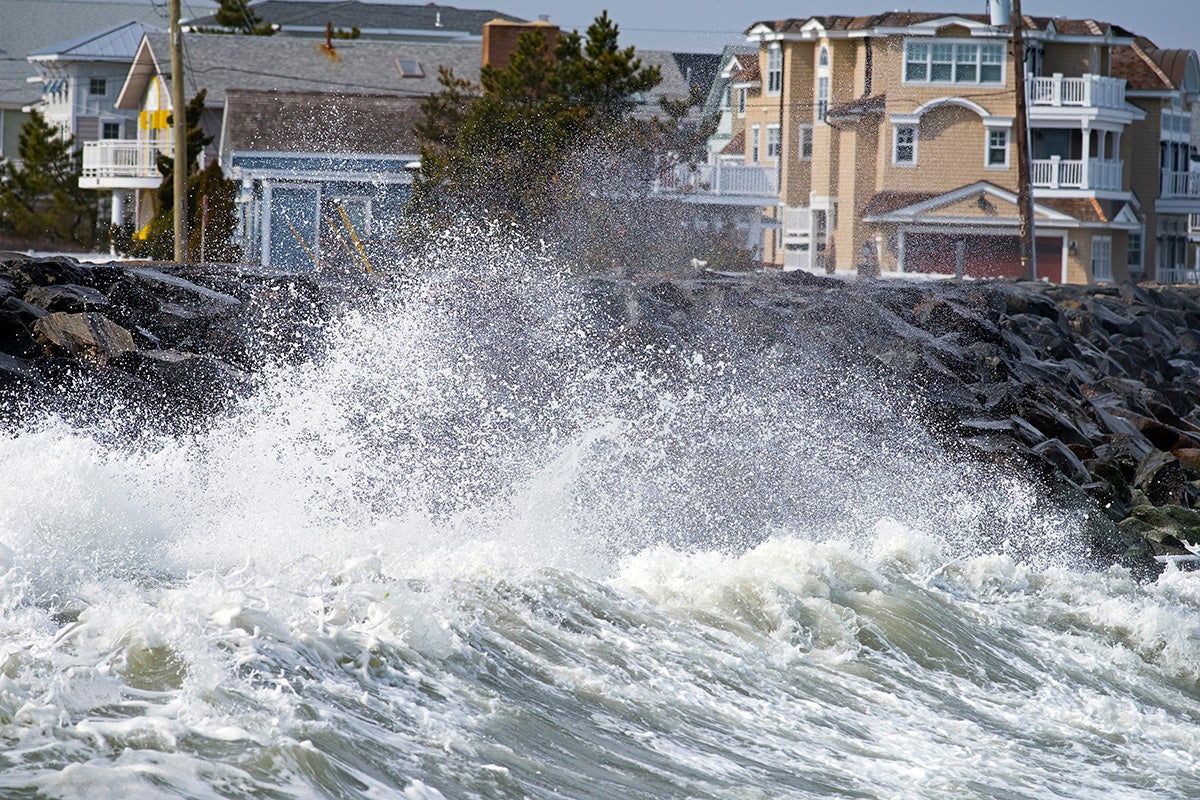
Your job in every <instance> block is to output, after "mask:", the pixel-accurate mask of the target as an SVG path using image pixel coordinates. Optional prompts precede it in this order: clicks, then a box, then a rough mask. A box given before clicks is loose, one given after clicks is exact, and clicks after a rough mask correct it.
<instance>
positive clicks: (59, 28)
mask: <svg viewBox="0 0 1200 800" xmlns="http://www.w3.org/2000/svg"><path fill="white" fill-rule="evenodd" d="M195 4H196V5H200V6H202V7H205V8H211V7H212V6H213V5H214V4H213V3H211V2H207V0H196V2H195ZM0 20H4V21H5V24H0V107H5V108H12V107H17V108H19V107H21V106H25V105H30V104H32V103H36V102H37V101H38V100H39V99H40V98H41V87H39V86H37V85H36V84H31V83H26V81H25V79H26V78H27V77H33V76H34V75H35V74H36V71H35V70H34V68H33V65H32V64H30V63H29V62H28V61H26V60H25V57H26V56H27V55H28V54H29V52H30V51H32V50H39V49H42V48H45V47H49V46H51V45H53V44H54V43H55V42H66V41H68V40H71V39H72V38H74V37H80V36H83V35H84V34H87V33H89V32H91V31H99V30H104V29H106V28H111V27H112V26H113V25H118V24H120V23H123V22H128V21H129V20H137V21H138V22H144V23H147V24H150V25H155V24H161V25H164V26H165V25H166V24H167V21H166V9H165V8H164V7H162V6H161V5H159V6H155V5H153V4H151V3H146V2H137V3H132V2H105V3H95V2H83V1H82V0H0ZM11 20H20V24H19V25H18V24H12V23H11V22H10V21H11Z"/></svg>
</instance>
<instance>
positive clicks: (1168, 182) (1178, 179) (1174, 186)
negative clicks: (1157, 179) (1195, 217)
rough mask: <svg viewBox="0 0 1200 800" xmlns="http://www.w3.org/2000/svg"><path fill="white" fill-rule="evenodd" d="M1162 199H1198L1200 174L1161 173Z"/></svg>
mask: <svg viewBox="0 0 1200 800" xmlns="http://www.w3.org/2000/svg"><path fill="white" fill-rule="evenodd" d="M1161 195H1162V196H1163V197H1200V172H1163V174H1162V193H1161Z"/></svg>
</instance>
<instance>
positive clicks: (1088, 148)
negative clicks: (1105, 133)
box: [1079, 122, 1092, 189]
mask: <svg viewBox="0 0 1200 800" xmlns="http://www.w3.org/2000/svg"><path fill="white" fill-rule="evenodd" d="M1091 159H1092V129H1091V128H1090V127H1088V125H1087V123H1086V122H1085V123H1084V125H1083V169H1081V170H1080V172H1082V173H1083V174H1082V175H1080V176H1079V178H1080V180H1081V181H1082V183H1083V186H1082V187H1081V188H1083V189H1090V188H1091V181H1090V180H1088V179H1089V177H1090V176H1089V175H1088V173H1089V172H1091V169H1090V167H1091Z"/></svg>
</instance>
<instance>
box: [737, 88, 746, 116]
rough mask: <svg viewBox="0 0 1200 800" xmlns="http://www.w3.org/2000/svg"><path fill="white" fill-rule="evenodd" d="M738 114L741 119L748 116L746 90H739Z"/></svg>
mask: <svg viewBox="0 0 1200 800" xmlns="http://www.w3.org/2000/svg"><path fill="white" fill-rule="evenodd" d="M737 113H738V116H739V117H743V116H745V115H746V90H745V89H738V112H737Z"/></svg>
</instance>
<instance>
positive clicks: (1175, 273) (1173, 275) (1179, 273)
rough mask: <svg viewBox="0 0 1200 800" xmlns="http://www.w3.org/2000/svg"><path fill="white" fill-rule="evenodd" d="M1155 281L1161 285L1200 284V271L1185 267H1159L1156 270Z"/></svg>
mask: <svg viewBox="0 0 1200 800" xmlns="http://www.w3.org/2000/svg"><path fill="white" fill-rule="evenodd" d="M1154 279H1155V280H1156V281H1158V282H1159V283H1200V269H1188V268H1187V267H1186V266H1183V265H1180V266H1175V267H1158V268H1157V269H1155V270H1154Z"/></svg>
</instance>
